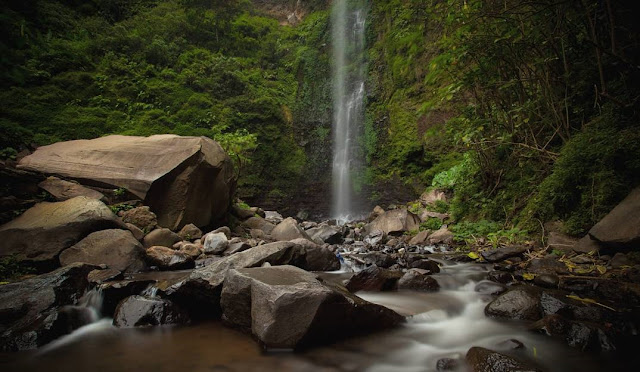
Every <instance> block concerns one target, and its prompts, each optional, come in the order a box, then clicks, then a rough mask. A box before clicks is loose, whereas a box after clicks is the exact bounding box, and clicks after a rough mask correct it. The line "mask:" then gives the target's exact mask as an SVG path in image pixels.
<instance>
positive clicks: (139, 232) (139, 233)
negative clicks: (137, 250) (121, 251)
mask: <svg viewBox="0 0 640 372" xmlns="http://www.w3.org/2000/svg"><path fill="white" fill-rule="evenodd" d="M125 225H127V229H129V231H130V232H131V234H133V237H134V238H136V240H137V241H139V242H141V241H142V239H144V231H142V230H140V228H139V227H138V226H136V225H134V224H132V223H126V224H125Z"/></svg>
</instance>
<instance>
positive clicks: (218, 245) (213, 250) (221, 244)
mask: <svg viewBox="0 0 640 372" xmlns="http://www.w3.org/2000/svg"><path fill="white" fill-rule="evenodd" d="M227 248H229V241H228V240H227V236H226V235H225V234H224V233H222V232H218V233H209V234H207V235H206V237H205V239H204V253H206V254H222V252H224V251H225V250H226V249H227Z"/></svg>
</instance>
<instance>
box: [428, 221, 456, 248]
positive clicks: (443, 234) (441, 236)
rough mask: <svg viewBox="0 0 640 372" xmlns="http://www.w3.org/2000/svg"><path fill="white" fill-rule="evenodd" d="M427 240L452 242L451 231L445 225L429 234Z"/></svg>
mask: <svg viewBox="0 0 640 372" xmlns="http://www.w3.org/2000/svg"><path fill="white" fill-rule="evenodd" d="M427 240H428V241H429V244H451V243H453V233H452V232H451V231H449V229H448V228H447V226H446V225H445V226H442V227H441V228H440V229H438V230H436V231H434V232H433V234H431V235H429V238H428V239H427Z"/></svg>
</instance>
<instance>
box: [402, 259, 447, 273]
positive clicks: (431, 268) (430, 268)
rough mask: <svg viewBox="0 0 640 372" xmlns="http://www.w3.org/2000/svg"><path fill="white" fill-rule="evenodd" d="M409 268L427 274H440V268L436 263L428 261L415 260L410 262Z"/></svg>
mask: <svg viewBox="0 0 640 372" xmlns="http://www.w3.org/2000/svg"><path fill="white" fill-rule="evenodd" d="M409 267H411V268H413V269H422V270H426V271H427V272H428V273H429V274H437V273H439V272H440V266H439V265H438V263H437V262H435V261H431V260H428V259H421V260H415V261H413V262H411V264H410V265H409Z"/></svg>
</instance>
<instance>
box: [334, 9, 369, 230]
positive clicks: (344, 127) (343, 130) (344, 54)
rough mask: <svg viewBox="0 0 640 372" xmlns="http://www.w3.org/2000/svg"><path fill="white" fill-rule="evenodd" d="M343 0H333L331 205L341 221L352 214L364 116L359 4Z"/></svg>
mask: <svg viewBox="0 0 640 372" xmlns="http://www.w3.org/2000/svg"><path fill="white" fill-rule="evenodd" d="M347 2H348V1H347V0H336V1H334V5H333V11H332V19H331V20H332V38H333V61H334V63H333V133H334V135H333V204H332V214H333V216H334V217H335V218H336V219H337V220H338V221H341V222H345V221H348V220H350V219H351V218H352V217H353V214H354V204H355V203H354V195H353V194H354V193H353V177H352V176H353V174H354V173H355V172H357V171H358V168H359V166H360V160H359V159H358V155H357V154H358V149H357V141H358V136H359V132H360V131H361V128H362V122H363V117H364V111H363V109H364V107H363V102H364V93H365V87H364V72H365V70H364V63H363V52H364V32H365V12H364V9H363V6H360V7H359V8H357V9H350V7H349V6H348V4H347Z"/></svg>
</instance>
